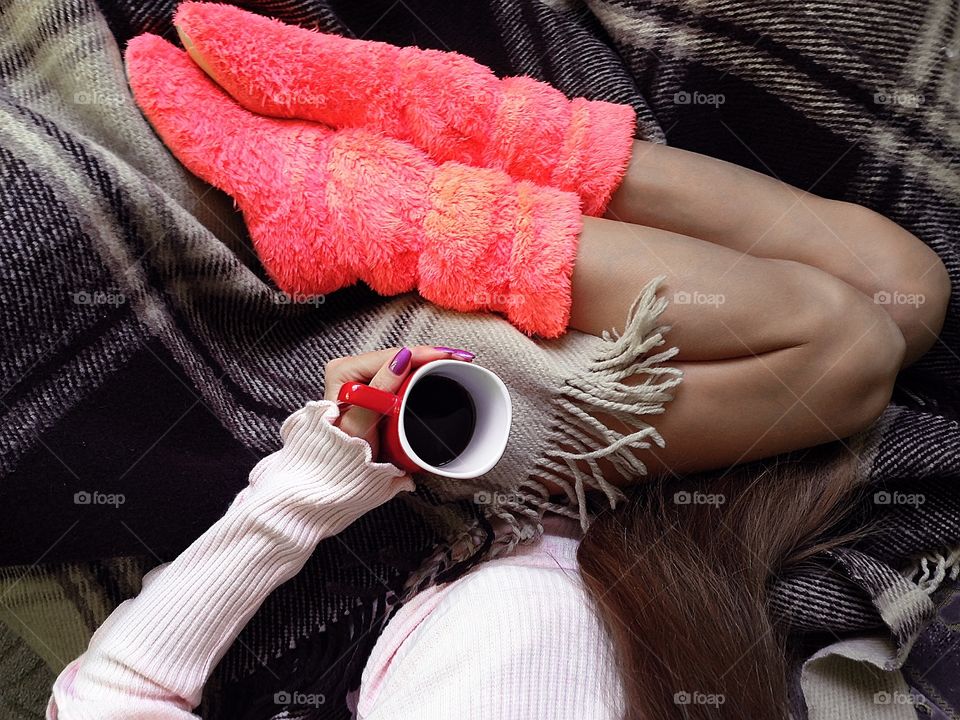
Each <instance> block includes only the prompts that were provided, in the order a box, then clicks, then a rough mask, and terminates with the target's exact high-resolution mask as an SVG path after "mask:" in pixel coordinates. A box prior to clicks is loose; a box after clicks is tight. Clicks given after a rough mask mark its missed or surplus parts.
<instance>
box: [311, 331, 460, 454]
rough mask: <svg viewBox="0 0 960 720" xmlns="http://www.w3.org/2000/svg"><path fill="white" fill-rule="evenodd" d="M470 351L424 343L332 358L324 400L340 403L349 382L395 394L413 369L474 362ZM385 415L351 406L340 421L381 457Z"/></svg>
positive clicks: (348, 431) (346, 429)
mask: <svg viewBox="0 0 960 720" xmlns="http://www.w3.org/2000/svg"><path fill="white" fill-rule="evenodd" d="M473 358H474V355H473V353H471V352H470V351H469V350H457V349H454V348H445V347H428V346H425V345H421V346H418V347H414V348H406V347H404V348H399V349H398V348H387V349H386V350H376V351H374V352H368V353H364V354H362V355H355V356H353V357H343V358H337V359H335V360H331V361H330V362H328V363H327V366H326V368H325V371H324V393H323V398H324V400H333V401H334V402H336V400H337V396H338V395H339V393H340V388H341V387H342V386H343V385H344V384H345V383H350V382H361V383H366V384H369V385H370V387H375V388H378V389H380V390H385V391H387V392H390V393H395V392H397V390H399V389H400V386H401V385H402V384H403V381H404V380H405V379H406V377H407V375H409V374H410V373H411V372H412V371H413V370H416V369H417V368H418V367H420V366H421V365H424V364H425V363H428V362H431V361H433V360H444V359H450V360H462V361H463V362H470V361H471V360H473ZM382 417H383V416H382V415H379V414H378V413H376V412H374V411H373V410H367V409H365V408H359V407H351V408H349V409H348V410H347V411H346V412H345V413H343V415H341V416H340V420H339V422H338V423H337V424H338V425H339V427H340V429H341V430H343V431H344V432H345V433H347V434H348V435H353V436H354V437H358V438H361V439H363V440H366V441H367V442H368V443H369V444H370V448H371V449H372V450H373V457H374V459H377V455H378V453H379V452H380V434H379V424H380V419H381V418H382Z"/></svg>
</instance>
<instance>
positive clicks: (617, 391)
mask: <svg viewBox="0 0 960 720" xmlns="http://www.w3.org/2000/svg"><path fill="white" fill-rule="evenodd" d="M665 279H666V276H664V275H661V276H659V277H656V278H654V279H652V280H651V281H650V282H648V283H647V285H646V286H645V287H644V288H643V290H642V291H641V293H640V295H639V296H638V297H637V299H636V301H635V302H634V304H633V306H632V308H631V310H630V314H629V316H628V319H627V323H626V328H625V329H624V332H623V333H622V334H618V333H609V332H605V333H604V334H603V338H602V340H603V342H602V347H601V348H600V351H599V353H598V355H597V357H596V359H595V360H594V361H593V362H592V363H591V365H590V367H589V368H588V369H587V370H586V371H585V372H584V373H582V374H580V375H578V376H575V377H573V378H571V379H569V380H568V381H567V382H566V384H565V385H564V386H563V387H561V388H560V390H559V392H558V393H557V395H556V396H555V397H554V398H553V401H552V402H553V419H554V422H553V426H552V428H551V430H550V432H549V434H548V437H547V451H546V452H545V453H544V455H543V456H542V457H541V458H540V459H539V460H538V461H537V463H536V465H535V468H536V469H535V471H534V472H533V473H532V474H531V476H530V477H528V478H526V479H525V480H523V481H521V482H520V483H519V485H518V487H517V488H516V489H515V490H514V491H512V492H499V493H496V494H495V495H496V501H495V502H493V503H491V504H490V505H487V506H485V507H484V519H485V520H486V521H488V522H489V523H492V524H496V525H497V527H496V532H495V536H496V537H495V539H494V540H493V542H492V543H490V544H489V546H488V547H487V549H486V551H485V552H484V553H483V555H484V557H483V559H493V558H495V557H497V556H499V555H504V554H507V553H509V552H510V551H511V550H513V548H514V547H516V546H517V545H518V544H521V543H529V542H532V541H533V540H535V539H536V538H538V537H539V536H540V535H541V534H542V533H543V516H544V514H545V513H546V512H548V511H549V512H553V513H556V514H558V515H562V516H564V517H569V518H573V519H576V520H579V522H580V526H581V528H582V529H583V530H584V531H586V529H587V528H588V527H589V524H590V519H591V517H590V512H589V511H588V508H587V492H588V491H589V490H596V491H599V492H601V493H603V496H604V497H605V498H606V502H607V504H608V505H609V507H611V508H613V507H615V506H616V504H617V502H618V501H620V500H621V499H623V498H624V494H623V492H622V491H621V490H620V489H619V488H618V487H617V485H616V484H614V483H612V482H611V481H610V478H609V477H605V476H604V473H603V471H602V470H601V467H600V464H599V462H598V461H599V460H601V459H603V460H606V461H607V462H608V463H609V464H610V465H611V466H612V467H613V468H614V470H615V471H616V473H617V476H618V478H619V479H620V480H622V481H623V482H624V483H629V482H633V481H635V480H636V478H637V477H641V476H643V475H646V474H647V467H646V465H645V464H644V463H643V462H642V461H641V460H639V459H638V458H637V457H636V456H635V455H634V453H633V451H634V450H636V449H645V448H650V447H651V446H652V445H656V446H657V447H664V445H665V442H664V440H663V438H662V437H661V435H660V433H659V432H658V431H657V429H656V428H655V427H654V426H653V425H652V424H651V423H650V422H647V420H645V419H644V418H649V417H650V416H657V415H661V414H662V413H663V412H664V409H665V408H664V404H665V403H667V402H668V401H670V400H672V399H673V394H672V392H671V391H672V390H673V388H675V387H676V386H677V385H679V384H680V383H681V382H682V380H683V371H682V370H680V369H679V368H675V367H671V366H669V365H666V364H665V363H666V362H667V361H668V360H670V359H671V358H673V357H674V356H675V355H676V354H677V353H678V352H679V350H678V349H677V348H676V347H672V348H669V349H668V350H664V351H661V352H657V353H654V354H649V353H650V351H651V350H654V349H655V348H658V347H660V346H661V345H663V344H664V343H665V342H666V340H665V338H664V335H665V333H666V332H667V331H668V330H669V329H670V327H669V326H664V325H658V324H657V321H658V320H659V318H660V315H661V314H662V313H663V311H664V310H665V309H666V307H667V305H668V304H669V303H668V301H667V300H666V299H665V298H662V297H659V296H658V295H657V290H658V289H659V287H660V285H661V283H662V282H663V281H664V280H665ZM635 377H639V378H642V379H641V381H640V382H638V383H631V384H627V383H626V382H625V381H626V380H627V379H628V378H635ZM598 415H600V416H603V417H605V418H607V419H606V420H601V419H599V418H598V417H597V416H598ZM611 420H614V421H617V422H619V423H622V424H623V425H625V426H626V427H627V428H631V430H629V431H626V432H624V431H622V430H619V429H617V428H615V427H613V426H612V424H613V423H612V422H611ZM607 474H608V475H609V472H608V473H607ZM547 483H550V484H552V485H554V486H557V487H559V488H560V489H561V490H562V491H563V493H564V495H565V497H564V498H563V500H562V501H561V502H554V501H553V500H552V499H551V497H550V491H549V490H548V489H547V487H548V486H547ZM484 524H485V523H484V522H482V521H480V520H475V521H474V522H473V523H472V524H470V525H469V527H467V528H466V530H464V531H463V532H462V533H460V534H459V536H458V537H456V538H454V540H453V541H452V542H450V543H448V544H444V546H442V547H441V548H438V549H437V551H436V552H435V553H434V554H433V555H432V556H431V557H430V558H429V559H428V560H427V561H426V562H425V563H424V564H423V565H422V566H421V568H420V570H418V571H417V572H416V573H414V575H413V576H412V577H411V578H410V579H409V580H408V583H407V585H406V588H405V592H404V597H405V598H410V597H412V596H413V595H415V594H416V593H417V592H419V591H420V590H422V589H424V588H425V587H428V586H429V585H431V584H433V583H434V582H435V581H436V579H437V578H438V576H440V575H442V574H443V573H445V572H447V571H449V570H451V569H452V568H454V567H455V566H456V565H457V564H458V563H463V562H465V561H467V560H470V559H471V558H473V560H474V561H475V560H476V558H475V557H473V556H475V555H476V554H477V552H481V551H482V550H481V548H482V546H483V545H484V544H485V543H486V542H488V540H487V539H486V538H487V535H486V533H485V529H484V527H483V526H484Z"/></svg>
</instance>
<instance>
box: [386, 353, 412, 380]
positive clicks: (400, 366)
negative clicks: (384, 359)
mask: <svg viewBox="0 0 960 720" xmlns="http://www.w3.org/2000/svg"><path fill="white" fill-rule="evenodd" d="M411 357H413V353H412V352H410V348H400V352H398V353H397V354H396V355H394V356H393V360H391V361H390V372H392V373H393V374H394V375H403V373H405V372H406V371H407V368H408V367H409V366H410V358H411Z"/></svg>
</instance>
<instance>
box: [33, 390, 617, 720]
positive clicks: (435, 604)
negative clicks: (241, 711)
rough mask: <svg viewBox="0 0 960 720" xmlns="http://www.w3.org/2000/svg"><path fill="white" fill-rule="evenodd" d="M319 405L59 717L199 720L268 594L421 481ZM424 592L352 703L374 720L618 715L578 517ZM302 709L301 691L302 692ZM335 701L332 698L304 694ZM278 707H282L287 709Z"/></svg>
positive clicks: (305, 413) (103, 633) (76, 676)
mask: <svg viewBox="0 0 960 720" xmlns="http://www.w3.org/2000/svg"><path fill="white" fill-rule="evenodd" d="M336 417H337V410H336V407H335V405H333V404H332V403H329V402H310V403H308V404H307V405H306V407H304V408H302V409H301V410H299V411H297V412H296V413H294V414H293V415H291V416H290V417H289V418H287V420H286V422H284V424H283V427H282V429H281V436H282V437H283V440H284V446H283V448H282V449H281V450H279V451H277V452H276V453H274V454H272V455H270V456H268V457H266V458H264V459H263V460H261V461H260V462H259V463H258V464H257V465H256V467H255V468H254V469H253V471H252V472H251V473H250V484H249V486H248V487H247V488H245V489H244V490H243V491H242V492H241V493H240V494H239V495H238V496H237V498H236V500H234V502H233V504H232V505H231V506H230V508H229V509H228V510H227V512H226V514H225V515H224V516H223V518H221V519H220V520H219V521H218V522H217V523H216V524H214V525H213V526H212V527H211V528H210V529H209V530H208V531H207V532H206V533H204V534H203V535H202V536H201V537H200V538H198V539H197V540H196V541H195V542H194V543H193V544H192V545H191V546H190V547H189V548H187V549H186V550H185V551H184V552H183V553H182V554H181V555H180V556H179V557H178V558H177V559H176V560H174V561H173V562H171V563H168V564H166V565H162V566H160V567H157V568H155V569H154V570H152V571H151V572H149V573H147V575H146V576H145V577H144V581H143V588H142V590H141V592H140V594H139V595H138V596H137V597H135V598H133V599H131V600H127V601H126V602H124V603H122V604H121V605H120V606H119V607H118V608H117V609H116V610H115V611H114V612H113V613H112V614H111V615H110V617H108V618H107V620H106V622H104V624H103V625H102V626H101V627H100V628H99V629H98V630H97V632H96V633H95V634H94V636H93V638H92V639H91V641H90V645H89V647H88V648H87V650H86V652H85V653H84V654H83V655H81V656H80V657H79V658H77V659H76V660H74V661H73V662H72V663H70V664H69V665H68V666H67V667H66V668H65V669H64V671H63V672H62V673H61V674H60V676H59V677H58V678H57V680H56V682H55V683H54V686H53V695H52V697H51V698H50V703H49V705H48V707H47V718H48V720H131V719H137V720H140V719H145V718H149V719H150V720H197V718H198V716H196V715H194V714H193V713H192V710H193V709H194V708H195V707H196V706H197V705H198V704H199V702H200V696H201V692H202V689H203V686H204V684H205V683H206V681H207V678H208V677H209V675H210V672H211V671H212V669H213V668H214V667H215V666H216V664H217V662H219V660H220V659H221V658H222V657H223V654H224V653H225V652H226V650H227V648H228V647H229V646H230V644H231V643H232V642H233V640H234V639H235V638H236V636H237V634H238V633H239V632H240V630H241V629H242V628H243V626H244V625H245V624H246V623H247V621H248V620H249V619H250V617H251V616H252V615H253V614H254V613H255V612H256V610H257V609H258V608H259V607H260V605H261V603H262V602H263V600H264V599H265V598H266V597H267V595H269V594H270V592H272V591H273V589H274V588H276V587H277V586H278V585H280V584H281V583H283V582H285V581H286V580H288V579H290V578H291V577H293V576H294V575H295V574H296V573H297V572H299V570H300V569H301V568H302V567H303V565H304V563H305V562H306V561H307V559H308V558H309V557H310V555H311V553H312V552H313V550H314V548H315V547H316V544H317V543H318V542H319V541H320V540H322V539H323V538H326V537H330V536H332V535H335V534H337V533H338V532H340V531H341V530H343V529H344V528H345V527H347V526H348V525H349V524H350V523H352V522H353V521H355V520H356V519H357V518H359V517H360V516H361V515H362V514H364V513H365V512H368V511H370V510H372V509H373V508H375V507H377V506H378V505H380V504H382V503H384V502H386V501H387V500H389V499H390V498H392V497H393V496H394V495H395V494H396V493H397V492H400V491H402V490H411V489H413V483H412V481H411V480H410V479H409V477H407V476H405V475H404V474H403V473H401V471H399V470H398V469H397V468H395V467H394V466H392V465H388V464H384V463H374V462H371V458H370V449H369V446H368V445H367V444H366V443H365V442H363V441H362V440H358V439H356V438H352V437H349V436H348V435H346V434H345V433H343V432H342V431H341V430H339V429H338V428H336V427H335V426H333V425H332V424H331V422H330V421H332V420H334V419H335V418H336ZM545 526H546V529H547V531H548V534H547V535H546V536H545V537H544V539H543V540H542V541H541V542H540V543H539V544H537V545H535V546H527V547H522V548H520V549H519V550H518V551H517V552H516V553H515V554H514V555H512V556H510V557H506V558H501V559H497V560H493V561H490V562H488V563H485V564H483V565H481V566H480V567H479V568H477V569H475V570H473V571H472V572H470V573H468V574H467V575H465V576H464V577H463V578H461V579H459V580H458V581H456V582H454V583H450V584H449V585H446V586H444V587H441V588H431V589H429V590H426V591H424V592H422V593H421V594H420V595H418V596H417V597H416V598H414V599H413V600H412V601H411V602H410V603H408V604H407V605H405V606H404V607H403V608H401V609H400V610H399V611H398V612H397V614H396V615H395V616H394V618H393V620H391V622H390V623H389V624H388V625H387V627H386V629H385V631H384V632H383V634H382V635H381V637H380V638H379V640H378V642H377V644H376V647H375V648H374V650H373V653H372V654H371V657H370V658H369V660H368V662H367V665H366V667H365V669H364V672H363V677H362V681H361V686H360V691H359V693H358V694H357V695H355V696H354V697H353V701H354V702H355V704H356V707H355V713H356V715H357V716H358V717H359V718H362V719H363V720H375V719H377V718H389V719H390V720H406V719H408V718H409V719H410V720H412V719H413V718H417V719H418V720H420V719H421V718H449V717H456V716H462V717H483V718H489V719H492V720H495V719H497V718H503V719H504V720H507V719H509V720H523V719H524V718H542V717H551V718H570V719H571V720H573V719H574V718H577V719H578V720H579V719H580V718H598V719H602V718H610V719H611V720H612V718H615V717H619V716H620V715H621V714H622V712H621V702H622V700H621V694H620V686H619V684H618V680H617V678H616V673H615V668H614V665H613V663H612V662H611V660H610V657H609V647H608V644H607V642H606V638H605V635H604V633H603V630H602V628H601V627H600V625H599V623H598V621H597V619H596V618H595V616H594V615H593V613H592V611H591V610H590V607H589V603H588V600H587V598H586V597H585V595H584V593H583V589H582V587H581V585H580V579H579V575H578V574H577V570H576V557H575V556H576V546H577V540H576V532H577V528H576V525H575V524H574V523H572V522H568V521H566V520H562V519H560V518H556V519H553V520H551V521H549V522H547V523H545ZM293 700H294V701H295V702H296V701H297V700H298V699H297V698H293ZM303 701H304V702H322V701H323V699H322V698H304V699H303ZM278 709H279V708H278Z"/></svg>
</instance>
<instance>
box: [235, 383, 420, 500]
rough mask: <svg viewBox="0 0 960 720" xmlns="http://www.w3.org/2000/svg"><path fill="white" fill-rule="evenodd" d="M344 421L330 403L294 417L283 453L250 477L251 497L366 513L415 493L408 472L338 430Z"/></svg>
mask: <svg viewBox="0 0 960 720" xmlns="http://www.w3.org/2000/svg"><path fill="white" fill-rule="evenodd" d="M338 417H339V411H338V409H337V406H336V404H335V403H333V402H331V401H326V400H324V401H311V402H308V403H307V404H306V405H305V406H304V407H302V408H301V409H300V410H297V411H296V412H295V413H293V414H292V415H290V416H289V417H288V418H287V419H286V420H285V421H284V423H283V425H282V427H281V429H280V436H281V438H282V439H283V447H282V448H281V449H280V450H278V451H277V452H275V453H273V454H272V455H269V456H268V457H266V458H264V459H263V460H261V461H260V462H259V463H257V465H256V467H254V469H253V471H252V472H251V473H250V485H251V488H250V489H249V490H248V491H247V492H248V493H249V495H248V497H249V498H250V499H251V500H252V499H255V498H260V499H262V500H265V499H266V498H267V496H268V495H269V496H270V497H272V498H277V497H278V496H279V497H280V498H282V499H283V501H284V502H285V504H294V505H301V506H304V507H315V506H318V505H330V504H336V505H337V506H341V507H343V506H346V505H351V506H355V507H356V508H357V509H358V510H359V511H360V512H365V511H366V510H369V509H372V508H374V507H376V506H378V505H380V504H382V503H384V502H386V501H387V500H389V499H391V498H392V497H393V496H394V495H396V494H397V493H398V492H400V491H402V490H412V489H413V482H412V481H411V480H410V478H409V477H408V476H407V475H406V474H405V473H404V472H403V471H402V470H400V469H399V468H397V467H396V466H394V465H391V464H390V463H381V462H375V461H374V459H373V457H372V452H371V449H370V445H369V444H368V443H367V442H366V441H364V440H362V439H360V438H357V437H353V436H351V435H348V434H347V433H345V432H344V431H343V430H341V429H340V428H339V427H337V426H336V425H334V423H335V422H336V420H337V418H338Z"/></svg>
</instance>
